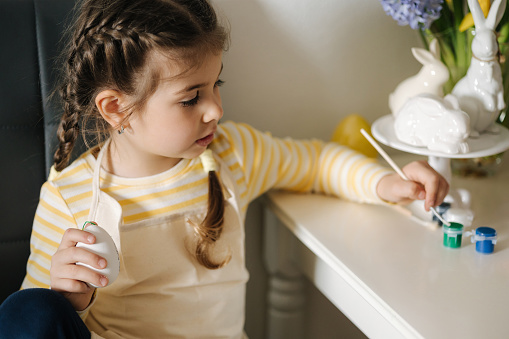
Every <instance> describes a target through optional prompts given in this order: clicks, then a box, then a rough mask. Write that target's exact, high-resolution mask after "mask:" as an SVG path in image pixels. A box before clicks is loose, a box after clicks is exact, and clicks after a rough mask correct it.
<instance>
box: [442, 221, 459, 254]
mask: <svg viewBox="0 0 509 339" xmlns="http://www.w3.org/2000/svg"><path fill="white" fill-rule="evenodd" d="M450 224H451V225H449V226H447V225H445V224H444V225H443V227H442V228H443V229H444V246H445V247H450V248H459V247H461V238H462V236H463V225H462V224H458V223H457V222H451V223H450Z"/></svg>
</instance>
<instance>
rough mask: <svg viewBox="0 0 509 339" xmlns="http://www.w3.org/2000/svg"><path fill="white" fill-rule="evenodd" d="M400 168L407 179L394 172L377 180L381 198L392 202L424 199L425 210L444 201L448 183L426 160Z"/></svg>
mask: <svg viewBox="0 0 509 339" xmlns="http://www.w3.org/2000/svg"><path fill="white" fill-rule="evenodd" d="M402 170H403V173H405V175H406V176H407V177H408V179H409V180H408V181H406V180H404V179H402V178H401V177H400V176H399V175H398V174H396V173H394V174H390V175H387V176H385V177H383V178H382V179H381V180H380V181H379V183H378V186H377V193H378V196H379V197H380V198H381V199H383V200H386V201H389V202H394V203H406V202H410V201H412V200H425V201H424V208H425V209H426V211H429V209H430V207H434V206H437V205H440V204H441V203H442V202H443V201H444V198H445V196H446V195H447V193H448V192H449V184H448V183H447V181H446V180H445V178H444V177H442V176H441V175H440V174H439V173H437V172H436V171H435V170H434V169H433V168H432V167H431V166H430V165H429V164H428V163H427V162H426V161H424V160H421V161H414V162H411V163H409V164H408V165H406V166H405V167H403V169H402Z"/></svg>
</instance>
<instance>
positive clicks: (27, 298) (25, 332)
mask: <svg viewBox="0 0 509 339" xmlns="http://www.w3.org/2000/svg"><path fill="white" fill-rule="evenodd" d="M0 338H48V339H49V338H51V339H57V338H62V339H64V338H66V339H67V338H77V339H78V338H79V339H81V338H87V339H89V338H90V331H89V330H88V329H87V327H86V326H85V323H83V321H82V320H81V318H80V317H79V315H78V314H77V313H76V311H75V310H74V308H73V307H72V305H71V304H70V303H69V302H68V301H67V299H65V298H64V296H63V295H61V294H60V293H58V292H55V291H52V290H48V289H43V288H33V289H26V290H21V291H18V292H16V293H13V294H12V295H10V296H9V297H8V298H7V299H5V301H4V302H3V303H2V305H0Z"/></svg>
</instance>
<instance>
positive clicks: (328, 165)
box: [222, 122, 392, 203]
mask: <svg viewBox="0 0 509 339" xmlns="http://www.w3.org/2000/svg"><path fill="white" fill-rule="evenodd" d="M222 128H223V130H224V133H225V134H226V136H227V138H228V139H229V142H230V143H231V145H232V147H233V149H234V151H233V152H234V153H235V155H236V157H237V159H238V161H239V162H240V166H241V168H242V170H243V172H244V175H245V177H246V181H247V187H248V198H249V200H250V201H251V200H253V199H255V198H256V197H258V196H259V195H261V194H263V193H264V192H266V191H268V190H269V189H271V188H277V189H286V190H291V191H296V192H312V191H313V192H320V193H325V194H331V195H335V196H338V197H341V198H344V199H348V200H352V201H358V202H368V203H382V200H381V199H380V198H379V197H378V195H377V194H376V186H377V184H378V182H379V181H380V179H381V178H382V177H383V176H385V175H387V174H390V173H392V171H391V170H389V169H387V168H384V167H382V166H381V165H379V164H378V163H377V162H376V160H375V159H371V158H367V157H366V156H364V155H362V154H360V153H358V152H356V151H353V150H351V149H350V148H347V147H344V146H340V145H338V144H335V143H324V142H323V141H319V140H293V139H289V138H286V139H279V138H274V137H272V136H271V135H270V134H269V133H262V132H259V131H257V130H255V129H254V128H252V127H250V126H248V125H245V124H235V123H231V122H227V123H225V124H222Z"/></svg>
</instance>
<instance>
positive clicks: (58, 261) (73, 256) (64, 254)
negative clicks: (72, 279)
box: [52, 247, 108, 269]
mask: <svg viewBox="0 0 509 339" xmlns="http://www.w3.org/2000/svg"><path fill="white" fill-rule="evenodd" d="M52 262H53V264H54V265H74V264H75V263H77V262H81V263H84V264H87V265H89V266H92V267H95V268H98V269H103V268H105V267H106V266H107V265H108V263H107V262H106V259H104V258H103V257H101V256H99V255H97V254H95V253H93V252H90V251H88V250H86V249H84V248H80V247H70V248H66V249H64V250H61V251H59V252H57V253H55V255H53V260H52Z"/></svg>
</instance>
